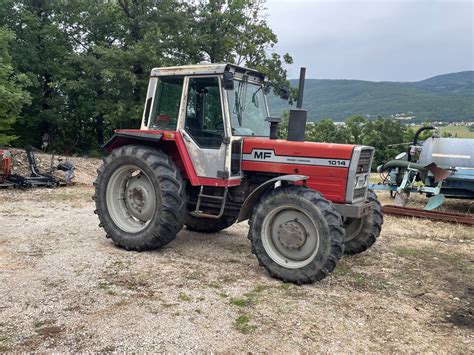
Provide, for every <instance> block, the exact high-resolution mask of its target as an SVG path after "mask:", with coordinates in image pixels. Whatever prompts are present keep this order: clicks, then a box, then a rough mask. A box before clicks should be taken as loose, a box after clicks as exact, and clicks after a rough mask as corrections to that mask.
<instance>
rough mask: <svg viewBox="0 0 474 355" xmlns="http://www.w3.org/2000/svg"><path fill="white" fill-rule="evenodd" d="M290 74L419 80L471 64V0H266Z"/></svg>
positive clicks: (473, 26) (473, 56) (469, 67)
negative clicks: (289, 61)
mask: <svg viewBox="0 0 474 355" xmlns="http://www.w3.org/2000/svg"><path fill="white" fill-rule="evenodd" d="M266 8H267V10H266V14H267V18H266V19H267V21H268V23H269V25H270V27H271V28H272V30H273V31H274V32H275V33H276V35H277V36H278V44H277V46H276V48H275V51H276V52H278V53H280V54H282V53H285V52H288V53H289V54H290V55H291V56H292V57H293V60H294V64H293V65H291V66H288V67H287V69H288V74H289V77H290V78H297V77H298V75H299V68H300V67H301V66H305V67H306V68H307V71H306V73H307V74H306V77H307V78H318V79H360V80H371V81H418V80H423V79H427V78H429V77H432V76H435V75H440V74H447V73H453V72H459V71H464V70H474V49H473V48H474V0H464V1H459V0H457V1H456V0H418V1H416V0H371V1H361V0H332V1H331V0H326V1H321V0H313V1H310V0H297V1H291V0H267V3H266Z"/></svg>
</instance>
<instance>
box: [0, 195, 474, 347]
mask: <svg viewBox="0 0 474 355" xmlns="http://www.w3.org/2000/svg"><path fill="white" fill-rule="evenodd" d="M92 192H93V191H92V188H91V187H90V186H75V187H64V188H59V189H54V190H50V189H34V190H28V191H15V190H1V191H0V201H1V202H0V225H1V228H0V295H1V298H0V351H3V352H4V351H61V352H62V351H74V352H76V351H106V352H111V351H167V352H168V351H170V352H171V351H180V352H184V351H186V352H188V351H190V352H195V351H219V352H235V351H239V352H275V351H278V352H292V353H294V352H314V351H318V352H328V353H333V352H405V351H409V352H442V353H466V354H467V353H472V349H473V343H474V315H473V304H472V301H473V298H474V297H473V296H474V272H473V268H474V252H473V241H474V232H473V229H472V228H469V227H466V226H461V225H451V224H447V223H443V222H430V221H427V220H415V219H399V218H394V217H386V219H385V224H384V228H383V232H382V235H381V237H380V239H379V241H378V242H377V243H376V244H375V245H374V246H373V248H371V249H370V250H369V251H367V252H365V253H362V254H360V255H357V256H355V257H345V258H344V259H343V260H342V261H341V262H340V263H339V264H338V266H337V268H336V270H335V272H334V273H333V274H332V275H331V276H330V277H328V278H327V279H325V280H323V281H322V282H320V283H317V284H314V285H305V286H300V287H298V286H294V285H290V284H285V283H282V282H280V281H277V280H274V279H272V278H270V277H269V276H268V274H267V273H266V271H265V269H263V268H261V267H260V266H259V265H258V262H257V260H256V259H255V258H254V256H253V255H252V254H251V252H250V244H249V241H248V240H247V238H246V234H247V230H248V226H247V224H246V223H245V222H244V223H241V224H238V225H235V226H233V227H231V228H229V229H228V230H225V231H222V232H220V233H216V234H211V235H204V234H199V233H193V232H190V231H186V230H183V231H182V232H181V233H180V234H179V235H178V238H177V239H176V240H175V241H173V242H172V243H170V244H169V245H167V246H166V247H164V248H162V249H160V250H156V251H151V252H142V253H136V252H127V251H125V250H122V249H118V248H116V247H115V246H114V245H113V244H112V242H111V241H110V240H108V239H106V238H105V235H104V232H103V231H102V230H101V229H100V228H99V227H98V219H97V216H96V215H95V214H94V213H93V210H94V205H93V202H92V200H91V195H92ZM382 199H383V200H384V201H385V202H387V201H388V197H387V196H386V195H384V196H382ZM453 208H455V209H457V210H459V209H467V208H469V204H466V203H464V204H459V203H456V204H454V205H453Z"/></svg>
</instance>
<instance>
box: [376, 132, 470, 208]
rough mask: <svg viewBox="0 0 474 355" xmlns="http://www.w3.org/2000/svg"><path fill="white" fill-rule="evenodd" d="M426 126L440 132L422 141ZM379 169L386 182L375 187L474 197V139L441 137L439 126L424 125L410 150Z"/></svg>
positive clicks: (453, 196)
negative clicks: (419, 141) (420, 137)
mask: <svg viewBox="0 0 474 355" xmlns="http://www.w3.org/2000/svg"><path fill="white" fill-rule="evenodd" d="M426 130H436V133H435V134H434V135H433V137H430V138H427V139H426V140H425V141H424V142H421V144H419V143H418V138H419V136H420V134H421V133H422V132H423V131H426ZM433 163H434V164H433ZM440 168H441V169H440ZM377 171H378V172H379V173H381V176H382V178H383V183H382V184H375V185H372V186H371V187H370V188H372V189H375V190H389V191H394V192H398V193H401V192H405V193H408V194H409V193H410V192H421V193H425V194H427V195H428V196H434V195H441V196H440V197H443V196H444V197H449V198H467V199H474V139H466V138H440V137H439V134H438V131H437V129H436V128H435V127H431V126H429V127H422V128H420V129H419V130H418V131H417V132H416V134H415V139H414V142H413V144H412V145H411V146H410V148H409V149H408V151H407V152H405V153H401V154H399V155H398V156H397V157H396V158H395V159H394V160H391V161H389V162H387V163H385V164H384V165H382V166H379V167H378V168H377ZM443 199H444V198H443ZM441 203H442V202H441Z"/></svg>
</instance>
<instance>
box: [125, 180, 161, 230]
mask: <svg viewBox="0 0 474 355" xmlns="http://www.w3.org/2000/svg"><path fill="white" fill-rule="evenodd" d="M152 188H153V187H152V186H151V184H150V181H149V180H148V179H146V178H144V177H143V175H137V176H134V177H131V178H130V180H129V182H128V185H127V187H126V188H125V201H126V203H127V208H128V212H129V213H130V214H131V215H132V216H133V217H134V218H136V219H138V220H140V221H147V220H149V219H150V218H151V217H152V215H153V212H154V209H155V203H154V201H152V200H153V197H152V196H153V193H152V192H151V191H152Z"/></svg>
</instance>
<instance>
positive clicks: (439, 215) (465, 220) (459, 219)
mask: <svg viewBox="0 0 474 355" xmlns="http://www.w3.org/2000/svg"><path fill="white" fill-rule="evenodd" d="M383 212H384V214H387V215H393V216H406V217H417V218H428V219H433V220H437V221H443V222H450V223H460V224H467V225H470V226H472V225H474V216H472V215H467V214H461V213H451V212H435V211H425V210H420V209H418V208H410V207H400V206H393V205H386V206H383Z"/></svg>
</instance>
